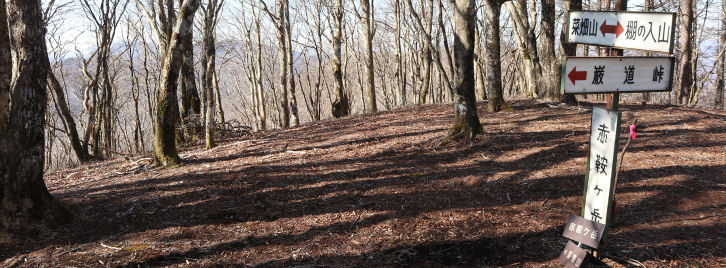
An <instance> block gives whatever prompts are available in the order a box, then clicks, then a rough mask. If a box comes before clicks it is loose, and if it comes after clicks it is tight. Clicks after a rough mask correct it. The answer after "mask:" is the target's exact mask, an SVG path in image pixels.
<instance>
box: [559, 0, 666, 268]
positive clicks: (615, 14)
mask: <svg viewBox="0 0 726 268" xmlns="http://www.w3.org/2000/svg"><path fill="white" fill-rule="evenodd" d="M626 6H627V1H626V0H617V1H616V2H615V9H617V10H620V11H569V12H568V13H567V18H566V23H567V25H566V31H567V33H568V35H567V38H566V40H564V41H566V42H568V43H580V44H590V45H600V46H607V47H615V48H629V49H641V50H648V51H656V52H667V53H669V54H672V51H673V44H674V37H675V22H676V15H675V14H674V13H653V12H626V11H625V9H626V8H625V7H626ZM622 54H623V53H622V50H621V49H611V55H612V56H617V57H567V58H566V60H565V63H564V64H563V66H562V77H561V86H562V92H563V93H565V94H603V93H612V95H611V96H608V106H607V109H603V108H599V107H594V108H593V111H592V125H591V127H590V153H589V158H588V163H587V172H586V174H587V175H586V177H585V190H584V200H583V206H582V217H578V216H575V215H572V216H570V218H569V220H568V221H567V224H566V225H565V231H564V232H563V236H564V237H566V238H568V239H570V240H571V241H568V243H567V245H566V246H565V249H564V250H563V252H562V254H561V255H560V258H559V260H560V263H561V264H562V265H564V266H565V267H580V265H582V264H583V262H585V257H586V256H587V254H588V251H594V250H597V249H598V248H599V247H600V246H601V245H600V244H601V243H604V242H602V241H603V240H605V238H606V237H607V230H608V224H610V223H611V220H612V211H613V203H614V201H613V196H614V194H615V182H616V166H617V150H618V138H619V136H620V121H621V117H622V115H621V113H620V112H619V111H618V102H619V96H620V93H635V92H652V91H670V90H671V88H672V81H673V66H674V58H673V57H622ZM573 241H574V242H573ZM575 242H577V243H575Z"/></svg>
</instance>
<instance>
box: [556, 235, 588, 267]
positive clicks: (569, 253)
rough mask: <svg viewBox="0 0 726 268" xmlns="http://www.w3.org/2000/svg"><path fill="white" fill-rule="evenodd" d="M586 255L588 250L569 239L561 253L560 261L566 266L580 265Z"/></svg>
mask: <svg viewBox="0 0 726 268" xmlns="http://www.w3.org/2000/svg"><path fill="white" fill-rule="evenodd" d="M586 256H587V252H586V251H585V250H584V249H581V248H579V247H578V246H577V245H575V243H572V241H568V242H567V245H565V249H564V250H563V251H562V254H560V258H559V261H560V264H562V265H564V266H565V267H580V266H581V265H582V262H583V261H584V260H585V257H586Z"/></svg>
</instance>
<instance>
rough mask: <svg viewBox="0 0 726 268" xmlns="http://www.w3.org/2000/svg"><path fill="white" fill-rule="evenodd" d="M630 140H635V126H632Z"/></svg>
mask: <svg viewBox="0 0 726 268" xmlns="http://www.w3.org/2000/svg"><path fill="white" fill-rule="evenodd" d="M630 138H631V139H635V125H630Z"/></svg>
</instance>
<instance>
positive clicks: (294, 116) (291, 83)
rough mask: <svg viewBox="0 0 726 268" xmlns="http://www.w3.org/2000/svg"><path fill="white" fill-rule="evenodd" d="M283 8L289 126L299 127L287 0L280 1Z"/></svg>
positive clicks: (288, 3)
mask: <svg viewBox="0 0 726 268" xmlns="http://www.w3.org/2000/svg"><path fill="white" fill-rule="evenodd" d="M282 3H283V4H284V6H281V7H280V8H282V11H283V12H284V17H283V18H282V20H283V25H284V28H285V42H286V46H285V48H286V49H287V84H288V89H289V92H290V97H289V98H288V100H289V101H290V103H289V104H288V107H290V126H292V127H295V126H298V125H300V118H299V116H298V111H297V97H295V57H294V54H293V51H292V30H291V29H290V28H291V26H290V24H292V22H290V2H289V1H288V0H284V1H282Z"/></svg>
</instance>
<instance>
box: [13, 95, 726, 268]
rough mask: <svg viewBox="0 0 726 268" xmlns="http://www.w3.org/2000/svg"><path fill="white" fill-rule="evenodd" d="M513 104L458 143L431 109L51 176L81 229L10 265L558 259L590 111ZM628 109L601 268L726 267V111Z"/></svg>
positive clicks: (579, 178)
mask: <svg viewBox="0 0 726 268" xmlns="http://www.w3.org/2000/svg"><path fill="white" fill-rule="evenodd" d="M598 105H601V104H598ZM484 107H485V106H484V105H483V104H480V111H483V110H484ZM513 107H514V111H512V112H503V113H497V114H489V113H484V112H481V113H480V115H481V119H482V123H483V125H484V129H485V131H486V135H485V136H481V137H479V138H477V139H476V140H474V141H473V142H464V143H459V144H452V145H447V146H439V145H438V141H439V140H440V139H441V138H442V137H443V136H444V135H445V134H446V131H447V127H448V126H449V122H450V121H451V119H452V115H451V107H450V105H429V106H419V107H409V108H404V109H399V110H395V111H391V112H384V113H379V114H374V115H363V116H354V117H350V118H346V119H342V120H330V121H324V122H319V123H315V124H310V125H305V126H302V127H298V128H294V129H290V130H282V131H268V132H264V133H258V134H255V135H254V137H249V138H248V139H244V140H235V141H229V142H228V143H222V145H221V146H220V147H218V148H216V149H213V150H211V151H204V150H201V149H199V148H192V149H188V150H185V151H183V152H182V153H181V155H182V158H183V159H184V165H182V166H181V167H179V168H175V169H160V168H154V167H151V166H149V165H148V163H149V160H148V159H144V158H141V157H139V158H135V159H130V160H126V161H125V160H117V161H108V162H103V163H96V164H93V165H90V166H83V167H79V168H76V169H73V170H66V171H62V172H56V173H53V174H48V175H47V178H46V183H47V184H48V187H49V189H50V191H51V192H52V193H53V194H54V195H55V196H56V197H57V198H58V199H60V200H62V201H63V202H65V203H66V204H68V206H69V207H71V208H72V209H73V210H75V211H76V212H77V214H78V215H79V217H80V220H79V221H78V222H76V223H75V224H74V225H72V226H67V227H64V228H60V229H58V230H57V231H56V232H54V233H51V234H50V235H48V236H45V235H44V236H42V237H39V238H34V239H26V240H20V239H15V240H12V241H8V240H10V239H8V238H4V240H5V241H4V242H3V243H4V244H0V249H1V250H0V257H1V258H2V259H6V260H5V262H4V263H2V266H5V265H11V264H16V265H20V266H37V265H40V266H52V267H62V266H87V265H88V266H125V265H129V266H131V267H136V266H137V264H138V265H141V266H142V267H144V266H177V265H178V266H188V265H201V266H209V265H243V266H257V267H262V266H264V267H278V266H281V267H288V266H295V265H321V266H320V267H326V266H330V267H341V266H342V267H349V266H362V267H369V266H407V265H413V266H416V267H420V266H429V267H439V266H444V265H448V266H489V265H492V266H502V265H516V266H555V265H557V260H556V258H557V257H558V255H559V253H560V251H561V250H562V248H563V247H564V243H565V241H566V240H565V239H564V238H562V237H561V233H562V230H563V228H564V227H563V226H564V223H565V221H566V219H567V217H568V215H569V214H572V213H575V214H579V211H580V209H581V204H582V189H583V181H584V176H585V175H584V174H585V165H586V161H587V160H586V156H587V152H588V151H587V150H588V144H587V142H588V132H589V122H590V114H591V105H589V104H583V106H581V107H568V106H552V105H547V104H539V103H536V102H534V101H519V102H515V103H513ZM623 110H624V111H625V112H624V116H623V121H624V122H630V119H631V118H632V117H633V116H634V115H635V116H637V117H638V118H639V122H640V126H641V130H642V133H641V134H640V135H639V136H638V138H637V139H636V140H634V141H633V143H632V145H631V146H630V149H629V151H628V153H627V154H626V155H625V161H624V166H623V169H622V172H621V175H620V182H619V183H618V185H617V189H616V198H617V203H618V209H617V211H616V218H615V222H614V225H613V229H612V230H611V234H610V239H609V241H608V244H607V250H606V252H605V256H606V257H607V259H606V260H605V261H606V262H612V261H617V262H620V263H625V260H626V259H633V260H637V261H640V262H641V263H643V264H645V265H646V266H655V265H684V264H696V263H700V264H703V265H705V266H711V267H713V266H723V265H726V244H724V242H723V238H724V237H726V219H725V218H724V216H726V175H725V174H726V113H718V112H713V111H705V110H697V109H690V108H680V107H670V106H640V105H638V106H632V107H631V106H623ZM624 138H625V136H623V139H624ZM623 141H624V140H623ZM621 143H624V142H621ZM6 242H9V243H6ZM610 264H613V263H610ZM316 267H317V266H316Z"/></svg>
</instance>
